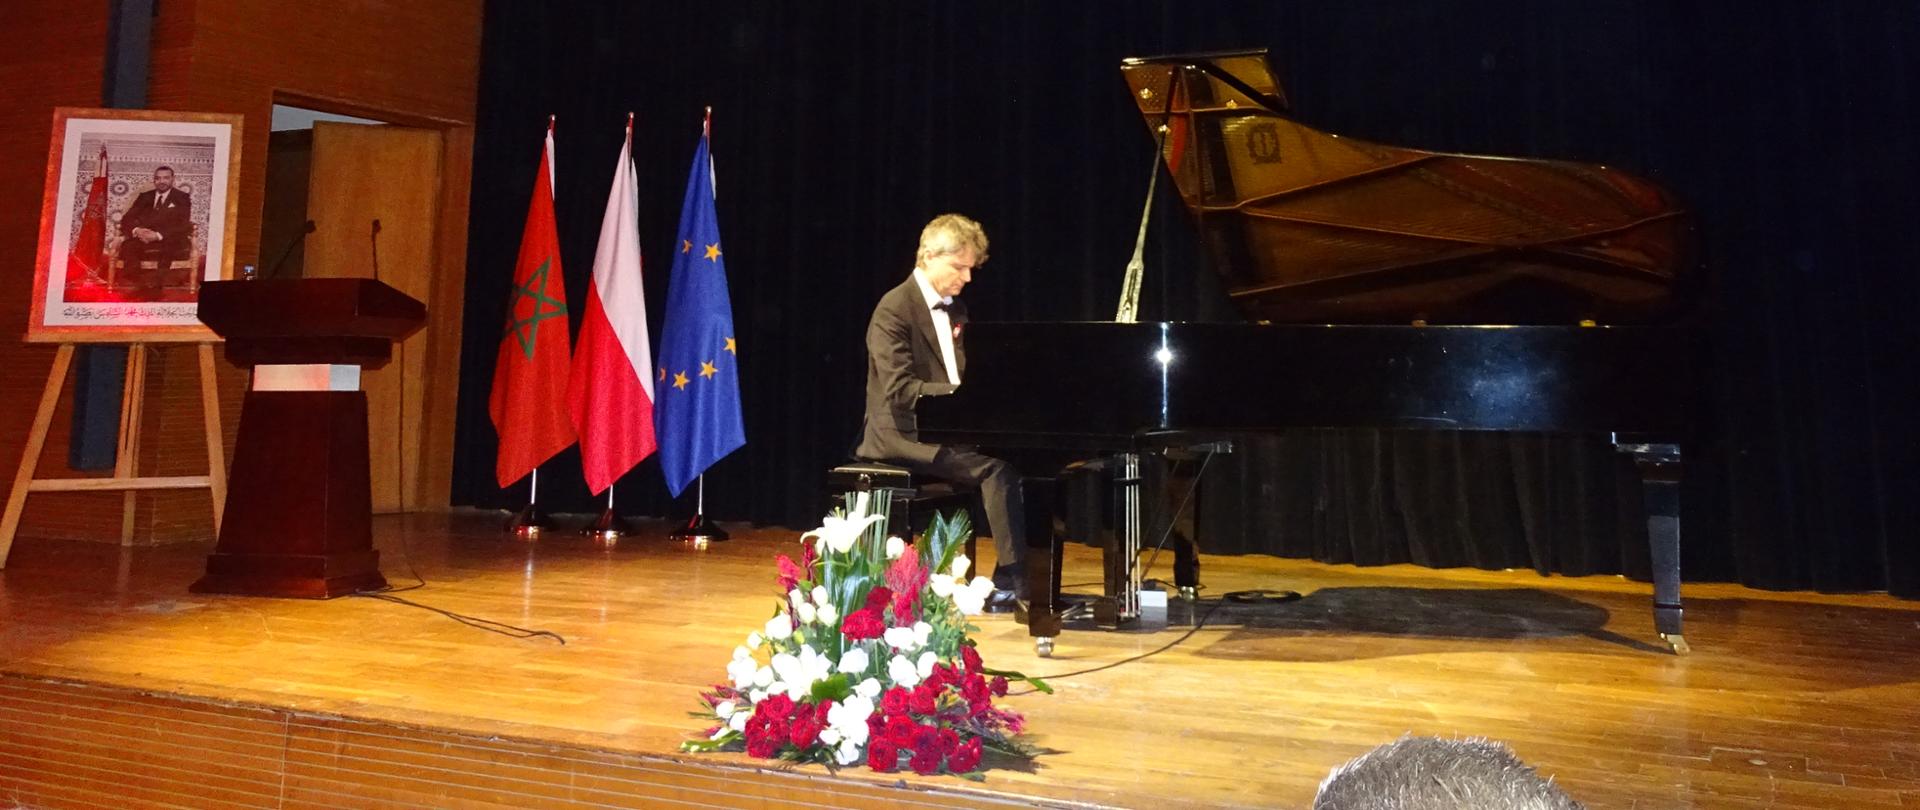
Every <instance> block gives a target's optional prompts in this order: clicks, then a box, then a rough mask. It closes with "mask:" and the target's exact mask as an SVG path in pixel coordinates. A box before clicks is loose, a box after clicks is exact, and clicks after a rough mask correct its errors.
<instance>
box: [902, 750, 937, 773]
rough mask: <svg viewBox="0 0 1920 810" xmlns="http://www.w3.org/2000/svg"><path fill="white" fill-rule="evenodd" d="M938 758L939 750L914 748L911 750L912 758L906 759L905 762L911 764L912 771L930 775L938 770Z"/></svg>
mask: <svg viewBox="0 0 1920 810" xmlns="http://www.w3.org/2000/svg"><path fill="white" fill-rule="evenodd" d="M940 760H941V756H940V752H939V751H920V750H915V751H914V752H913V759H910V760H907V764H908V765H911V766H913V772H914V773H917V774H920V775H921V776H932V775H934V774H936V773H939V772H940Z"/></svg>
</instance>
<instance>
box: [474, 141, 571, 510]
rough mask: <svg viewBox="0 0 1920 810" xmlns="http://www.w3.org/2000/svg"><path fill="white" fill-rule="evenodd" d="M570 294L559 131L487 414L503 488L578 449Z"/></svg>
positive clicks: (549, 153)
mask: <svg viewBox="0 0 1920 810" xmlns="http://www.w3.org/2000/svg"><path fill="white" fill-rule="evenodd" d="M567 354H568V345H567V288H566V284H565V282H564V281H562V279H561V275H560V234H559V232H558V231H557V230H555V228H554V221H553V125H552V124H551V123H549V124H548V125H547V142H546V148H545V149H544V150H543V151H542V152H541V154H540V169H539V172H538V173H537V174H536V175H535V176H534V182H533V202H532V204H531V205H529V206H528V207H527V228H526V230H525V231H524V232H522V233H521V236H520V259H519V261H518V262H516V263H515V264H514V268H513V297H512V298H511V299H509V300H508V302H507V324H506V334H504V335H502V336H501V337H500V355H499V358H498V359H497V360H496V361H495V362H494V367H493V395H492V396H491V397H490V398H489V399H488V400H487V413H488V414H489V415H491V416H492V417H493V429H494V430H495V431H497V432H499V434H500V455H499V456H498V458H497V459H496V460H495V462H494V475H495V476H496V477H497V478H498V479H499V481H500V486H501V487H506V486H507V485H509V484H512V483H513V482H515V481H518V480H520V479H521V478H522V477H524V476H525V475H526V474H527V473H530V472H532V471H533V470H534V468H536V467H539V466H540V464H541V462H544V461H546V460H547V459H550V458H553V455H554V454H555V453H558V452H560V451H562V450H565V449H567V445H569V444H573V423H571V422H569V421H567V412H566V409H565V396H566V391H567Z"/></svg>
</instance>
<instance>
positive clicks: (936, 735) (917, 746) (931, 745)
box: [912, 726, 947, 756]
mask: <svg viewBox="0 0 1920 810" xmlns="http://www.w3.org/2000/svg"><path fill="white" fill-rule="evenodd" d="M941 731H942V729H938V728H934V727H933V726H920V727H917V728H915V729H914V730H913V746H912V747H913V750H914V751H916V752H919V751H931V752H933V753H935V754H938V755H940V756H946V754H947V752H946V750H945V749H942V748H941V747H940V732H941Z"/></svg>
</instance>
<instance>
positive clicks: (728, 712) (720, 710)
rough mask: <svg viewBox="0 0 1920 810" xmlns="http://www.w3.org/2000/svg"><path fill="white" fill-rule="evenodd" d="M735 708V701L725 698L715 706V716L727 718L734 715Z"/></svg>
mask: <svg viewBox="0 0 1920 810" xmlns="http://www.w3.org/2000/svg"><path fill="white" fill-rule="evenodd" d="M733 710H734V702H733V701H731V700H723V701H720V705H718V706H715V707H713V716H714V717H718V718H720V719H722V720H725V719H727V718H729V717H732V716H733Z"/></svg>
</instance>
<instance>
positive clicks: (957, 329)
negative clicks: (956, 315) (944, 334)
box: [953, 323, 965, 340]
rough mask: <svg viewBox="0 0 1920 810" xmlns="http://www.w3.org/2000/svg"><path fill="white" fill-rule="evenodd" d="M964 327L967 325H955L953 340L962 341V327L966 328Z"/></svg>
mask: <svg viewBox="0 0 1920 810" xmlns="http://www.w3.org/2000/svg"><path fill="white" fill-rule="evenodd" d="M964 325H965V324H958V323H956V324H954V325H953V339H954V340H959V339H960V327H961V326H964Z"/></svg>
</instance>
